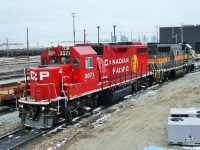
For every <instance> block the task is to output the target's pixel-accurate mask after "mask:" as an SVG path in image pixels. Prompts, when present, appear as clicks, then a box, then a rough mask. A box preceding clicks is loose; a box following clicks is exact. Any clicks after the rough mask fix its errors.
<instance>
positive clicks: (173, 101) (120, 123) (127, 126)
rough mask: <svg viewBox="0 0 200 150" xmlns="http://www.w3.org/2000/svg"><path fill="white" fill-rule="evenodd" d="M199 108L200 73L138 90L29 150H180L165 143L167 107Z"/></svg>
mask: <svg viewBox="0 0 200 150" xmlns="http://www.w3.org/2000/svg"><path fill="white" fill-rule="evenodd" d="M172 107H178V108H182V107H184V108H190V107H196V108H200V72H196V73H193V74H189V75H185V77H183V78H180V79H177V80H174V81H171V82H167V83H164V84H163V85H161V86H155V87H153V88H150V89H147V90H145V91H141V92H139V93H137V94H136V95H133V96H127V98H126V100H124V101H122V102H119V103H117V104H115V105H113V106H111V107H109V108H107V109H105V110H103V111H101V112H100V113H97V114H95V115H93V116H92V117H89V118H87V119H84V121H81V122H79V123H78V124H76V125H73V126H68V127H67V129H62V131H61V132H59V133H55V134H54V135H45V137H46V139H45V140H43V142H39V143H38V144H35V145H32V146H30V149H35V150H36V149H44V150H46V149H47V150H54V149H60V150H65V149H69V150H94V149H95V150H102V149H103V150H110V149H114V150H122V149H123V150H124V149H127V150H130V149H134V150H142V149H144V147H145V146H148V145H152V146H162V147H166V148H175V149H183V148H180V147H176V146H175V147H174V146H170V145H168V144H167V118H168V116H169V112H170V108H172Z"/></svg>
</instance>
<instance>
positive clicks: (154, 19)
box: [0, 0, 200, 46]
mask: <svg viewBox="0 0 200 150" xmlns="http://www.w3.org/2000/svg"><path fill="white" fill-rule="evenodd" d="M0 1H1V9H0V21H1V23H0V43H3V42H5V41H6V37H7V38H8V40H9V43H11V42H23V43H25V42H26V27H28V28H29V41H30V45H35V46H36V45H37V44H38V45H39V46H40V45H45V46H50V43H51V42H52V45H57V44H58V41H73V21H72V14H71V13H72V12H75V13H76V17H75V29H76V40H81V41H83V29H86V35H87V37H86V38H87V40H89V41H94V42H97V26H100V38H101V39H110V35H111V32H113V25H116V34H117V35H118V36H119V35H120V34H124V35H126V36H127V37H128V38H129V40H130V39H131V31H132V38H133V39H138V35H140V36H141V37H142V36H144V35H146V36H147V37H148V38H149V39H150V37H151V36H153V35H156V25H159V26H161V27H164V26H172V25H174V26H180V25H181V23H182V24H183V25H192V24H195V25H196V24H200V22H199V18H200V13H199V12H198V11H199V6H200V0H192V1H189V0H98V1H94V0H71V1H69V0H0Z"/></svg>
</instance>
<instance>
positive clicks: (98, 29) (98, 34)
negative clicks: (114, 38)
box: [97, 26, 100, 43]
mask: <svg viewBox="0 0 200 150" xmlns="http://www.w3.org/2000/svg"><path fill="white" fill-rule="evenodd" d="M99 28H100V26H97V29H98V43H99Z"/></svg>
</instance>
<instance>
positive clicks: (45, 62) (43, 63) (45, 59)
mask: <svg viewBox="0 0 200 150" xmlns="http://www.w3.org/2000/svg"><path fill="white" fill-rule="evenodd" d="M42 65H47V58H46V57H42Z"/></svg>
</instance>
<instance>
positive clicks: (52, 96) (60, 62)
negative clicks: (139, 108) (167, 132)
mask: <svg viewBox="0 0 200 150" xmlns="http://www.w3.org/2000/svg"><path fill="white" fill-rule="evenodd" d="M157 47H158V46H157ZM149 49H150V47H148V46H147V45H142V44H141V43H118V44H80V45H76V46H72V47H62V46H58V47H51V48H47V49H46V50H45V51H44V52H43V53H42V54H41V65H40V66H38V68H30V70H27V71H26V76H30V82H26V87H27V88H26V89H25V90H24V94H20V93H19V94H20V95H24V97H20V99H19V116H20V118H21V122H22V124H24V125H26V126H32V127H40V128H48V127H52V126H54V125H55V124H56V123H58V122H59V121H60V120H62V119H65V120H66V121H67V122H68V121H71V120H72V118H73V117H76V116H77V115H80V114H83V113H84V112H86V111H90V110H93V109H94V108H95V107H96V106H97V105H98V104H110V103H112V101H114V100H116V99H118V98H120V97H123V96H125V95H127V94H129V93H132V92H134V91H137V90H139V89H141V88H142V87H147V86H151V85H152V84H153V82H154V79H155V78H158V80H162V79H163V78H168V77H170V73H169V74H168V73H167V74H166V75H165V72H166V71H168V72H174V71H176V68H177V67H178V68H179V69H180V68H182V69H183V70H187V69H188V68H190V67H188V62H186V61H185V60H181V63H180V64H179V66H176V65H175V64H176V62H175V61H173V62H174V63H173V62H170V63H168V65H167V64H165V63H167V62H162V63H160V62H159V60H160V59H162V58H163V57H160V53H162V52H160V50H159V51H155V52H154V53H153V55H154V57H153V58H149V59H148V51H149V53H151V50H149ZM169 51H170V52H167V53H168V56H169V57H170V55H172V52H173V49H172V48H171V47H170V50H169ZM182 52H183V54H182ZM150 55H151V54H150ZM181 55H184V57H183V59H186V58H188V59H189V56H188V53H187V54H186V51H183V50H182V51H181ZM168 56H166V57H167V58H168ZM180 57H181V56H180ZM173 58H174V56H173V57H172V58H171V59H168V61H172V59H173ZM181 58H182V57H181ZM156 59H159V60H156ZM174 60H175V59H174ZM157 61H158V62H157ZM174 65H175V66H174ZM192 65H193V64H192V63H191V64H190V65H189V66H192ZM164 75H165V76H164ZM175 75H176V74H175ZM171 77H173V76H171ZM26 78H27V79H28V77H26Z"/></svg>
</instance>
